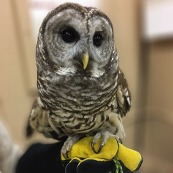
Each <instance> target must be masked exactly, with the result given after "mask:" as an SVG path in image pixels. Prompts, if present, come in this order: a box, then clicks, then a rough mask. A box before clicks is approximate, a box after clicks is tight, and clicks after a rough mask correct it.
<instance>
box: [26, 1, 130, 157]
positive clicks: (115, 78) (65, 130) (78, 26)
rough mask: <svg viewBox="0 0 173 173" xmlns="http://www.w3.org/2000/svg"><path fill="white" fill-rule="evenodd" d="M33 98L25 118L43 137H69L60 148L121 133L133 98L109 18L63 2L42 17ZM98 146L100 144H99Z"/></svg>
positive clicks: (94, 10) (104, 140) (67, 147)
mask: <svg viewBox="0 0 173 173" xmlns="http://www.w3.org/2000/svg"><path fill="white" fill-rule="evenodd" d="M36 61H37V88H38V98H37V99H36V101H35V103H34V105H33V107H32V110H31V114H30V117H29V122H30V125H31V127H32V128H33V129H35V130H37V131H39V132H41V133H43V134H44V135H45V136H48V137H54V138H56V139H61V138H63V137H68V139H67V141H66V142H65V143H64V147H63V148H62V152H63V153H64V154H65V153H66V152H67V151H69V149H70V147H71V146H72V145H73V143H74V142H75V141H76V140H78V139H79V138H81V137H83V136H86V135H93V136H94V138H93V142H92V146H93V145H94V144H95V142H96V141H97V140H98V138H102V143H101V147H102V146H103V145H104V144H105V142H106V140H107V139H108V138H109V137H110V136H114V137H117V138H118V137H119V138H122V137H123V136H124V128H123V125H122V118H123V117H124V116H125V115H126V113H127V112H128V111H129V109H130V105H131V103H130V102H131V98H130V92H129V89H128V86H127V82H126V79H125V78H124V74H123V73H122V71H121V70H120V68H119V64H118V55H117V50H116V48H115V44H114V34H113V27H112V23H111V21H110V19H109V18H108V17H107V16H106V15H105V14H104V13H103V12H101V11H99V10H98V9H96V8H91V7H83V6H80V5H78V4H73V3H66V4H63V5H61V6H59V7H57V8H56V9H54V10H53V11H52V12H50V13H49V14H48V15H47V16H46V18H45V19H44V21H43V23H42V25H41V27H40V31H39V36H38V41H37V48H36ZM101 147H100V149H101Z"/></svg>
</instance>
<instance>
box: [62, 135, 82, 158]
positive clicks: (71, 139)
mask: <svg viewBox="0 0 173 173" xmlns="http://www.w3.org/2000/svg"><path fill="white" fill-rule="evenodd" d="M80 138H81V136H80V135H76V136H69V137H68V138H67V140H66V141H65V142H64V145H63V146H62V149H61V153H62V155H63V156H64V158H65V159H68V158H69V157H68V153H69V151H70V150H71V148H72V146H73V144H75V142H76V141H78V140H79V139H80Z"/></svg>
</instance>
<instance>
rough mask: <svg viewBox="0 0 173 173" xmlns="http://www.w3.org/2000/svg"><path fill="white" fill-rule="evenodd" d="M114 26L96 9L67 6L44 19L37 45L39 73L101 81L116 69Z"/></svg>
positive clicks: (58, 8) (57, 9) (75, 5)
mask: <svg viewBox="0 0 173 173" xmlns="http://www.w3.org/2000/svg"><path fill="white" fill-rule="evenodd" d="M117 59H118V57H117V54H116V50H115V44H114V34H113V27H112V23H111V21H110V19H109V18H108V17H107V15H106V14H104V13H103V12H101V11H99V10H98V9H96V8H91V7H83V6H81V5H79V4H74V3H65V4H63V5H60V6H58V7H57V8H55V9H54V10H53V11H51V12H50V13H49V14H48V15H47V16H46V17H45V19H44V20H43V23H42V25H41V27H40V31H39V36H38V42H37V68H38V71H40V72H41V71H44V70H48V69H49V71H51V70H54V72H56V73H57V74H59V75H77V74H87V75H90V76H91V77H95V78H98V77H100V76H102V75H103V74H104V73H105V72H106V70H107V68H108V66H109V67H110V66H113V68H114V70H115V69H116V68H117V65H118V61H117Z"/></svg>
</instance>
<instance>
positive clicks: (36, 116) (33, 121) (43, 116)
mask: <svg viewBox="0 0 173 173" xmlns="http://www.w3.org/2000/svg"><path fill="white" fill-rule="evenodd" d="M48 119H49V111H48V110H46V109H44V108H42V107H41V106H40V105H39V98H36V99H35V101H34V103H33V105H32V108H31V111H30V114H29V118H28V122H27V127H26V136H27V137H30V136H31V135H32V134H33V132H34V130H36V131H38V132H40V133H42V134H44V136H46V137H50V138H57V137H56V136H57V134H56V133H55V131H54V130H53V129H52V127H51V126H50V124H49V120H48Z"/></svg>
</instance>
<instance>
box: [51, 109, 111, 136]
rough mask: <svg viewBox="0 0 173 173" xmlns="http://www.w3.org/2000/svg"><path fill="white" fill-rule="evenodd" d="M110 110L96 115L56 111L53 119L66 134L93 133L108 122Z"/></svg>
mask: <svg viewBox="0 0 173 173" xmlns="http://www.w3.org/2000/svg"><path fill="white" fill-rule="evenodd" d="M109 112H110V110H107V111H106V112H102V113H98V114H95V115H82V114H76V113H67V112H63V111H56V112H54V114H53V115H52V117H51V119H52V121H53V123H54V124H55V125H56V127H59V128H60V129H62V131H63V132H64V133H65V134H66V135H71V134H74V133H78V134H86V133H88V134H93V133H95V132H97V131H98V130H99V129H101V128H102V127H103V126H105V124H107V121H108V120H109V119H108V113H109Z"/></svg>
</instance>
